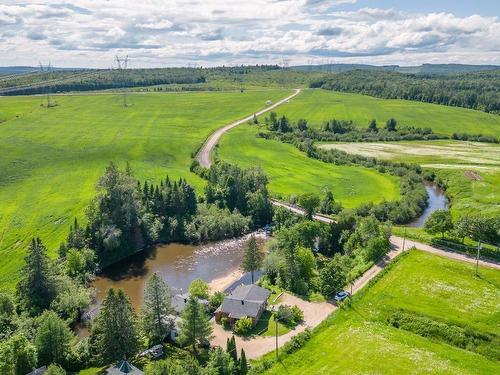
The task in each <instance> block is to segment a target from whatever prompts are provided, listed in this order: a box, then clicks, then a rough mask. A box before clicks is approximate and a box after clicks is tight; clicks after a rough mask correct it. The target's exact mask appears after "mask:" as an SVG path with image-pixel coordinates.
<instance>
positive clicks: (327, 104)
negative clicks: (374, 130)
mask: <svg viewBox="0 0 500 375" xmlns="http://www.w3.org/2000/svg"><path fill="white" fill-rule="evenodd" d="M276 112H277V113H278V114H279V115H282V114H286V115H287V116H288V117H289V118H290V119H292V120H293V121H297V120H298V119H299V118H305V119H306V120H308V121H309V123H310V124H311V125H312V126H314V127H320V126H321V125H322V124H323V122H324V121H326V120H331V119H332V118H336V119H338V120H353V121H354V122H355V123H356V124H358V125H359V126H361V127H367V126H368V122H369V121H370V120H371V119H373V118H374V119H376V120H377V123H378V125H379V126H383V125H385V122H386V121H387V120H388V119H389V118H391V117H393V118H395V119H396V120H398V123H399V124H400V125H404V126H415V127H422V128H429V127H430V128H432V130H433V131H434V132H435V133H442V134H452V133H454V132H458V133H473V134H478V133H482V134H487V135H496V136H500V116H498V115H492V114H488V113H485V112H481V111H475V110H471V109H465V108H459V107H450V106H445V105H438V104H429V103H422V102H417V101H409V100H397V99H394V100H393V99H379V98H374V97H371V96H366V95H360V94H349V93H340V92H335V91H328V90H321V89H311V90H303V92H302V93H301V95H299V96H298V97H297V98H295V99H294V100H293V101H291V102H290V104H289V105H287V106H285V107H281V108H278V109H277V111H276Z"/></svg>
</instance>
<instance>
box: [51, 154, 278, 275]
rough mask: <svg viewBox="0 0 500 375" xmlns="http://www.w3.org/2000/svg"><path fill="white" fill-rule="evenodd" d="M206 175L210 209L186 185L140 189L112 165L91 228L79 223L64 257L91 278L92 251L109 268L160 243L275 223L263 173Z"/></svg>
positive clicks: (92, 209) (217, 169)
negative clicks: (109, 265) (89, 250)
mask: <svg viewBox="0 0 500 375" xmlns="http://www.w3.org/2000/svg"><path fill="white" fill-rule="evenodd" d="M204 173H205V176H206V178H207V179H208V184H207V186H206V191H205V197H203V198H201V197H200V198H199V199H202V200H204V201H205V202H206V204H202V205H198V198H197V197H196V194H195V191H194V189H193V187H191V185H189V184H188V183H187V182H186V181H185V180H184V179H180V180H178V181H171V180H170V179H169V177H168V176H167V177H166V178H165V179H164V180H161V181H160V183H159V184H151V183H148V182H147V181H146V182H144V183H142V184H141V183H139V182H138V181H136V180H135V179H134V177H133V173H132V171H131V169H130V167H128V166H127V168H126V169H125V170H120V169H119V168H117V166H116V165H114V164H113V163H110V164H109V166H108V167H107V168H106V170H105V173H104V175H103V176H102V177H101V178H100V179H99V182H98V184H97V194H96V196H95V197H94V198H93V199H92V201H91V203H90V205H89V206H88V208H87V210H86V216H87V222H88V223H87V225H86V226H85V227H81V226H80V225H79V224H78V223H77V222H76V221H75V223H74V224H73V225H72V226H71V227H70V232H69V235H68V237H67V241H66V243H63V244H62V245H61V247H60V254H61V255H62V256H64V257H68V258H69V259H75V258H77V259H76V260H75V261H78V262H79V267H81V268H84V269H86V270H87V271H88V272H90V273H92V272H93V271H94V270H93V269H92V267H91V264H92V263H89V262H88V257H89V256H90V253H89V252H88V251H87V249H92V250H93V252H94V253H95V256H96V257H97V262H98V263H99V265H100V266H106V265H108V264H110V263H113V262H115V261H117V260H119V259H122V258H124V257H126V256H128V255H130V254H132V253H134V252H136V251H139V250H141V249H143V248H145V247H148V246H151V245H153V244H155V243H158V242H172V241H177V242H194V243H198V242H205V241H210V240H221V239H225V238H230V237H236V236H240V235H242V234H244V233H245V232H247V231H248V230H249V229H250V227H257V226H262V225H264V224H267V223H269V222H270V220H271V217H272V206H271V204H270V201H269V197H268V196H269V194H268V191H267V178H266V176H265V175H264V174H263V172H262V171H261V170H258V169H248V170H245V169H240V168H238V167H235V166H231V165H229V164H216V165H214V166H213V167H212V168H211V169H209V170H205V171H204ZM80 263H81V264H80Z"/></svg>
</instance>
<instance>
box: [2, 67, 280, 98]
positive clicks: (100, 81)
mask: <svg viewBox="0 0 500 375" xmlns="http://www.w3.org/2000/svg"><path fill="white" fill-rule="evenodd" d="M277 69H279V67H278V66H276V65H256V66H243V65H242V66H236V67H216V68H155V69H126V70H120V69H106V70H97V69H96V70H62V71H53V72H44V73H33V74H29V75H19V76H15V75H14V76H11V77H10V78H9V79H3V80H0V93H2V92H3V91H5V92H3V93H4V94H5V95H33V94H44V93H46V92H51V93H57V92H68V91H91V90H106V89H117V88H123V87H144V86H156V85H176V84H177V85H179V84H187V85H189V84H197V83H204V82H206V81H207V79H208V78H209V77H210V78H211V77H214V78H215V77H223V78H224V77H226V78H234V79H236V78H238V77H242V76H245V75H248V74H257V75H258V74H260V73H263V72H268V71H273V70H277Z"/></svg>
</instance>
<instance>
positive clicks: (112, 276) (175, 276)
mask: <svg viewBox="0 0 500 375" xmlns="http://www.w3.org/2000/svg"><path fill="white" fill-rule="evenodd" d="M248 237H249V236H248V235H247V236H244V237H242V238H239V239H233V240H227V241H221V242H215V243H211V244H205V245H197V246H195V245H182V244H175V243H174V244H169V245H162V246H157V247H155V248H152V249H150V250H147V251H143V252H141V253H137V254H135V255H133V256H131V257H129V258H127V259H124V260H122V261H120V262H118V263H115V264H113V265H112V266H110V267H108V268H106V269H105V270H104V271H103V272H102V273H101V274H100V275H99V277H97V279H96V280H95V282H94V284H93V285H94V287H95V288H96V299H97V303H98V304H99V303H100V302H101V301H102V300H103V298H104V297H105V295H106V291H107V290H108V289H109V288H111V287H113V288H122V289H123V290H124V291H125V292H126V293H127V294H128V295H129V296H130V298H131V300H132V304H133V305H134V308H135V309H136V311H137V310H138V308H139V307H140V304H141V301H142V296H143V292H144V287H145V284H146V281H147V280H148V278H149V277H150V276H151V274H153V273H154V272H158V273H160V275H161V276H162V277H163V279H164V280H165V281H166V283H167V284H168V285H169V286H170V288H171V289H172V292H173V293H179V292H182V291H186V290H187V288H188V287H189V284H190V283H191V281H193V280H194V279H198V278H201V279H203V280H205V281H206V282H210V281H212V280H214V279H217V278H220V277H224V276H226V275H228V274H230V273H231V272H233V271H235V270H236V269H238V268H239V267H240V264H241V259H242V257H243V247H244V244H245V242H246V240H247V239H248ZM257 237H258V239H259V240H260V241H263V240H264V238H265V236H264V235H263V234H257Z"/></svg>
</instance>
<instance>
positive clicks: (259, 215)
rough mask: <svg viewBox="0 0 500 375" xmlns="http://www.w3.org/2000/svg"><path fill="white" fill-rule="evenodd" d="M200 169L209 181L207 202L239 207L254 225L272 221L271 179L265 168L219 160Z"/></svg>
mask: <svg viewBox="0 0 500 375" xmlns="http://www.w3.org/2000/svg"><path fill="white" fill-rule="evenodd" d="M200 173H201V175H202V176H203V177H205V178H206V179H207V181H208V183H207V186H206V188H205V198H206V201H207V203H209V204H215V205H217V206H218V207H219V208H227V209H228V210H230V211H234V210H237V211H238V212H240V213H241V214H242V215H244V216H249V217H251V219H252V225H253V226H262V225H265V224H268V223H269V222H270V221H271V218H272V206H271V202H270V201H269V192H268V190H267V184H268V180H267V176H266V175H265V174H264V172H263V171H262V169H260V168H248V169H242V168H240V167H238V166H236V165H231V164H228V163H223V162H219V163H215V164H214V165H212V166H211V167H210V169H209V170H208V171H207V170H205V171H203V170H201V172H200Z"/></svg>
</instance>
